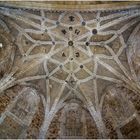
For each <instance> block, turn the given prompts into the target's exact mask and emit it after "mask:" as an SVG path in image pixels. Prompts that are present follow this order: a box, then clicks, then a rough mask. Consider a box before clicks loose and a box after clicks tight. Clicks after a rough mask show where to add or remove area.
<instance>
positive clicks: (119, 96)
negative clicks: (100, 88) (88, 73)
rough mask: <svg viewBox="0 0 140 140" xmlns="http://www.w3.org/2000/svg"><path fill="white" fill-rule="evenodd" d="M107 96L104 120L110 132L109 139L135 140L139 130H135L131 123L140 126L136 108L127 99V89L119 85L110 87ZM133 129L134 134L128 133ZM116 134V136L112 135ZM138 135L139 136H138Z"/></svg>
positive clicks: (104, 106)
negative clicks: (130, 139) (128, 139)
mask: <svg viewBox="0 0 140 140" xmlns="http://www.w3.org/2000/svg"><path fill="white" fill-rule="evenodd" d="M105 92H106V96H105V99H104V104H103V112H102V114H103V119H104V122H105V124H106V127H107V130H108V131H109V137H110V138H112V137H114V136H115V138H135V136H134V135H135V133H137V132H136V131H137V130H138V131H139V127H138V126H136V127H138V129H135V128H133V127H132V126H129V125H132V124H131V122H133V121H134V122H135V124H139V120H138V117H137V114H136V112H135V108H134V107H133V105H132V103H131V102H130V101H129V100H128V99H127V96H126V95H127V93H125V92H126V88H124V87H122V86H119V85H114V84H113V85H110V86H108V87H107V88H106V90H105ZM129 128H132V129H133V130H132V133H134V135H133V134H129V132H126V130H129ZM113 132H114V136H113V135H112V134H113ZM136 135H137V134H136Z"/></svg>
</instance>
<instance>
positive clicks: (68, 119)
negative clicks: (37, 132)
mask: <svg viewBox="0 0 140 140" xmlns="http://www.w3.org/2000/svg"><path fill="white" fill-rule="evenodd" d="M46 138H65V139H66V138H70V139H71V138H99V133H98V130H97V127H96V124H95V122H94V120H93V118H92V116H91V115H90V112H89V111H88V109H87V108H86V107H85V106H84V105H83V104H82V102H81V101H80V100H78V99H70V100H67V102H66V105H65V106H64V107H63V108H61V109H60V110H59V111H58V112H57V113H56V115H55V117H54V119H53V120H52V123H51V125H50V127H49V130H48V133H47V137H46Z"/></svg>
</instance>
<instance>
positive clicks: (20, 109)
mask: <svg viewBox="0 0 140 140" xmlns="http://www.w3.org/2000/svg"><path fill="white" fill-rule="evenodd" d="M39 101H40V98H39V96H38V95H37V91H36V90H34V89H32V88H29V87H26V88H24V89H23V90H22V91H21V92H20V93H19V95H18V96H17V97H16V98H15V99H14V100H13V101H12V102H11V103H10V104H9V105H8V107H7V108H6V111H5V112H4V113H3V114H2V116H1V125H0V135H1V136H2V138H20V137H22V138H23V137H26V131H27V128H28V127H29V125H30V123H31V121H32V119H33V117H34V115H35V113H36V111H37V108H38V104H39ZM5 129H6V131H5Z"/></svg>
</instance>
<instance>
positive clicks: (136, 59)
mask: <svg viewBox="0 0 140 140" xmlns="http://www.w3.org/2000/svg"><path fill="white" fill-rule="evenodd" d="M139 36H140V23H139V24H138V25H137V26H136V27H135V29H134V30H133V32H132V33H131V35H130V36H129V39H128V41H127V45H128V47H127V59H128V64H129V67H130V70H131V73H132V76H133V77H134V78H135V79H136V80H138V79H139V78H140V71H139V68H140V48H139V44H140V40H139Z"/></svg>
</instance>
